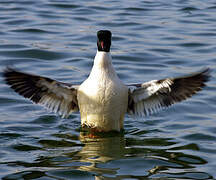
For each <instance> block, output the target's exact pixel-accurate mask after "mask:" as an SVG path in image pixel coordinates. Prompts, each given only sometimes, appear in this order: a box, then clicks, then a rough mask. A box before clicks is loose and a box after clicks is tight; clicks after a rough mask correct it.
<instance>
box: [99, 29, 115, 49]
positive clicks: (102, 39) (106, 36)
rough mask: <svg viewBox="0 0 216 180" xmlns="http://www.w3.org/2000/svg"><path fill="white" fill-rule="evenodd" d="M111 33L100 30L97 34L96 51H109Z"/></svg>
mask: <svg viewBox="0 0 216 180" xmlns="http://www.w3.org/2000/svg"><path fill="white" fill-rule="evenodd" d="M111 38H112V33H111V32H110V31H108V30H100V31H98V32H97V47H98V51H105V52H109V51H110V46H111Z"/></svg>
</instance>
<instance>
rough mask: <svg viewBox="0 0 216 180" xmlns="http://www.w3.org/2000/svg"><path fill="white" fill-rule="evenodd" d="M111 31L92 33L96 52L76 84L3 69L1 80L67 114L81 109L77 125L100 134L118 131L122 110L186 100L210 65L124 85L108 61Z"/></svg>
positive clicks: (147, 110)
mask: <svg viewBox="0 0 216 180" xmlns="http://www.w3.org/2000/svg"><path fill="white" fill-rule="evenodd" d="M111 36H112V34H111V32H110V31H108V30H100V31H98V32H97V48H98V49H97V53H96V56H95V58H94V65H93V67H92V70H91V73H90V75H89V77H88V78H87V79H86V80H85V81H84V82H83V83H82V84H81V85H73V84H68V83H62V82H58V81H56V80H53V79H50V78H47V77H42V76H37V75H33V74H28V73H23V72H20V71H17V70H15V69H13V68H10V67H8V68H7V69H5V71H4V77H5V81H6V82H7V84H8V85H10V87H11V88H12V89H14V90H15V91H16V92H17V93H19V94H20V95H22V96H24V97H25V98H29V99H30V100H32V101H33V102H34V103H37V104H41V105H44V106H45V107H47V108H48V109H50V110H52V111H53V112H55V113H59V114H60V115H62V116H63V117H67V116H68V115H70V114H71V113H72V112H76V111H80V114H81V125H82V126H87V127H90V128H93V129H95V130H97V131H100V132H108V131H113V130H114V131H120V130H122V129H123V127H124V116H125V114H126V113H128V114H134V115H138V116H145V115H149V114H151V113H154V112H156V111H157V110H159V109H162V108H164V107H168V106H170V105H172V104H174V103H176V102H180V101H182V100H185V99H187V98H189V97H191V96H192V95H194V94H195V93H197V92H198V91H200V90H201V89H202V88H203V87H204V86H205V82H207V81H208V80H209V77H210V75H209V72H210V71H209V69H208V68H206V69H204V70H202V71H200V72H197V73H193V74H191V75H188V76H184V77H177V78H166V79H162V80H152V81H149V82H146V83H140V84H139V83H138V84H130V85H124V84H123V83H122V81H121V80H120V79H119V78H118V76H117V74H116V72H115V69H114V67H113V65H112V58H111V54H110V46H111Z"/></svg>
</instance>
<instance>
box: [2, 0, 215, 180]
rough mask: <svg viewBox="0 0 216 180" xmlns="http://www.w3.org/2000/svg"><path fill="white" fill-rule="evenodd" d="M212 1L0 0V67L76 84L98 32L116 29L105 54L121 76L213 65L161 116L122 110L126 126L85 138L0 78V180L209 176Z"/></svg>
mask: <svg viewBox="0 0 216 180" xmlns="http://www.w3.org/2000/svg"><path fill="white" fill-rule="evenodd" d="M215 19H216V2H215V0H206V1H202V0H187V1H186V0H173V1H165V0H157V1H152V0H134V1H116V0H111V1H99V0H93V1H87V0H84V1H69V0H37V1H33V0H19V1H13V0H1V1H0V72H1V73H2V71H3V70H4V68H5V67H6V66H14V67H16V68H17V69H19V70H22V71H25V72H29V73H34V74H38V75H43V76H47V77H50V78H53V79H56V80H60V81H64V82H68V83H75V84H80V83H81V82H82V81H83V80H84V79H85V78H86V77H87V76H88V74H89V72H90V70H91V67H92V64H93V58H94V56H95V53H96V32H97V31H98V30H100V29H109V30H111V31H112V33H113V42H112V51H111V52H112V57H113V64H114V66H115V69H116V71H117V73H118V75H119V77H120V78H121V79H122V81H123V82H125V83H134V82H145V81H149V80H152V79H161V78H165V77H175V76H179V75H184V74H187V73H190V72H194V71H198V70H200V69H202V68H204V67H210V68H211V69H212V72H211V75H212V77H211V80H210V81H209V82H208V83H207V87H206V88H205V89H204V90H203V91H201V92H200V93H198V94H197V95H195V96H193V97H192V98H191V99H189V100H187V101H184V102H182V103H179V104H176V105H175V106H173V107H171V108H169V109H167V110H164V111H162V112H160V113H158V114H155V115H152V116H149V117H145V118H135V117H130V116H126V118H125V126H124V127H125V132H124V133H123V134H121V135H110V136H105V137H98V138H94V139H92V138H88V137H86V136H84V135H83V134H82V132H80V115H79V114H78V113H75V114H73V115H71V116H70V117H69V118H68V119H61V117H59V116H58V115H55V114H53V113H51V112H48V111H46V110H45V109H44V108H43V107H41V106H38V105H35V104H32V103H31V102H30V101H29V100H26V99H24V98H23V97H21V96H19V95H17V94H16V93H15V92H13V90H11V89H10V88H9V87H8V86H7V85H6V84H5V82H4V81H3V78H2V74H1V76H0V82H1V83H0V178H2V179H4V180H9V179H10V180H12V179H38V180H42V179H43V180H51V179H61V180H62V179H64V180H65V179H95V180H110V179H114V180H119V179H138V180H140V179H214V178H216V172H215V167H216V93H215V92H216V84H215V68H216V21H215Z"/></svg>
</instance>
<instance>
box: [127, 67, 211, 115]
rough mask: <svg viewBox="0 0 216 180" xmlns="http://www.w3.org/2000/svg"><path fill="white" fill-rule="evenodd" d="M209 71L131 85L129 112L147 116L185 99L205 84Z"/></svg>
mask: <svg viewBox="0 0 216 180" xmlns="http://www.w3.org/2000/svg"><path fill="white" fill-rule="evenodd" d="M209 73H210V70H209V69H205V70H203V71H201V72H198V73H194V74H191V75H188V76H183V77H177V78H166V79H161V80H153V81H149V82H146V83H143V84H133V85H129V98H128V113H129V114H135V115H140V116H146V115H149V114H152V113H154V112H156V111H157V110H160V109H162V108H164V107H168V106H170V105H172V104H174V103H177V102H180V101H182V100H185V99H187V98H189V97H191V96H192V95H194V94H196V93H197V92H198V91H200V90H201V89H202V88H203V87H204V86H205V82H207V81H208V79H209V77H210V75H209Z"/></svg>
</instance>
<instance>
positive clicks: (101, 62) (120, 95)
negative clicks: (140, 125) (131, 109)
mask: <svg viewBox="0 0 216 180" xmlns="http://www.w3.org/2000/svg"><path fill="white" fill-rule="evenodd" d="M78 103H79V108H80V114H81V123H82V125H86V126H89V127H91V128H96V129H97V130H99V131H110V130H117V131H120V129H122V128H123V120H124V115H125V113H126V110H127V104H128V88H127V87H126V86H125V85H124V84H123V83H122V82H121V81H120V79H119V78H118V76H117V75H116V72H115V70H114V68H113V66H112V62H111V56H110V53H107V52H97V54H96V56H95V60H94V66H93V68H92V71H91V73H90V75H89V77H88V79H87V80H86V81H84V82H83V83H82V84H81V85H80V87H79V89H78Z"/></svg>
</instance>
